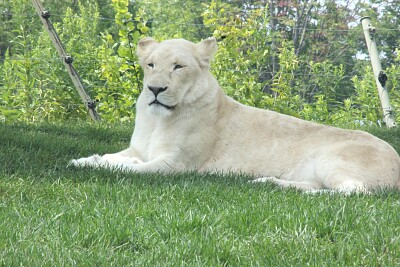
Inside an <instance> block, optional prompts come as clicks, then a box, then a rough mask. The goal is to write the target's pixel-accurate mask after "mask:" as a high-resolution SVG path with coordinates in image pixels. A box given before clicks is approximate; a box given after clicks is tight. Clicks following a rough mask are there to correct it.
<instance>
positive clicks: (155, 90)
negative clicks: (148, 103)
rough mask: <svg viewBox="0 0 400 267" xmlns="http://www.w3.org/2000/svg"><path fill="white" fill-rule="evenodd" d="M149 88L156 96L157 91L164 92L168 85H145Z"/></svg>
mask: <svg viewBox="0 0 400 267" xmlns="http://www.w3.org/2000/svg"><path fill="white" fill-rule="evenodd" d="M147 87H148V88H149V90H150V91H152V92H153V94H154V95H155V96H157V95H158V94H159V93H161V92H164V91H165V90H167V88H168V87H156V86H150V85H149V86H147Z"/></svg>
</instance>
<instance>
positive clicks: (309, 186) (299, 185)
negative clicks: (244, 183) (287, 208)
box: [252, 176, 322, 191]
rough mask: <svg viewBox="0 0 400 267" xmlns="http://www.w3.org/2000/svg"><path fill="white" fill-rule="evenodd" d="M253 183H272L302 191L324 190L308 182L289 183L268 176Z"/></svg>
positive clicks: (318, 185) (317, 184) (319, 185)
mask: <svg viewBox="0 0 400 267" xmlns="http://www.w3.org/2000/svg"><path fill="white" fill-rule="evenodd" d="M252 182H253V183H265V182H272V183H275V184H277V185H279V186H281V187H293V188H296V189H300V190H307V191H308V190H317V189H322V186H321V184H319V183H315V182H307V181H288V180H282V179H278V178H276V177H272V176H268V177H261V178H257V179H255V180H252Z"/></svg>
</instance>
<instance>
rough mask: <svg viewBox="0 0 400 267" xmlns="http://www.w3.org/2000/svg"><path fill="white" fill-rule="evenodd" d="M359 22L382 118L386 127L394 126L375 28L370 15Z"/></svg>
mask: <svg viewBox="0 0 400 267" xmlns="http://www.w3.org/2000/svg"><path fill="white" fill-rule="evenodd" d="M361 24H362V27H363V31H364V35H365V41H366V42H367V47H368V52H369V57H370V59H371V64H372V69H373V71H374V77H375V82H376V86H377V87H378V94H379V97H380V100H381V106H382V110H383V120H384V122H385V123H386V126H387V127H394V126H396V120H395V118H394V115H393V110H392V107H391V106H390V101H389V94H388V91H387V90H386V80H387V76H386V74H385V73H384V72H383V71H382V66H381V62H380V61H379V54H378V49H377V47H376V42H375V36H374V35H375V32H376V29H375V28H374V27H372V25H371V18H370V17H363V18H361Z"/></svg>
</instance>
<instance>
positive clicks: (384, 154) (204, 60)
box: [71, 38, 400, 192]
mask: <svg viewBox="0 0 400 267" xmlns="http://www.w3.org/2000/svg"><path fill="white" fill-rule="evenodd" d="M216 50H217V43H216V40H215V39H214V38H209V39H206V40H204V41H202V42H200V43H198V44H194V43H191V42H189V41H186V40H182V39H178V40H167V41H163V42H160V43H158V42H156V41H155V40H153V39H151V38H145V39H143V40H141V41H140V42H139V44H138V49H137V54H138V56H139V59H140V64H141V66H142V67H143V69H144V82H143V84H144V88H143V91H142V93H141V95H140V96H139V98H138V101H137V106H136V109H137V111H136V123H135V129H134V132H133V135H132V139H131V145H130V146H129V148H127V149H126V150H123V151H121V152H118V153H115V154H106V155H104V156H99V155H93V156H90V157H88V158H81V159H77V160H72V161H71V164H72V165H75V166H97V167H98V166H100V167H106V168H117V169H121V170H124V171H131V172H140V173H147V172H162V173H168V172H182V171H189V170H197V171H200V172H241V173H247V174H252V175H255V176H256V177H261V178H259V179H256V180H255V181H259V182H265V181H272V182H274V183H276V184H278V185H280V186H283V187H287V186H292V187H296V188H299V189H303V190H320V189H333V190H339V191H346V192H351V191H364V190H369V189H371V188H379V187H397V188H398V187H399V186H400V182H399V180H400V158H399V156H398V154H397V153H396V151H395V150H394V149H393V148H392V147H391V146H390V145H389V144H387V143H386V142H384V141H382V140H380V139H378V138H376V137H374V136H372V135H370V134H368V133H365V132H361V131H349V130H343V129H338V128H334V127H329V126H324V125H319V124H315V123H312V122H308V121H304V120H300V119H297V118H294V117H290V116H286V115H282V114H278V113H276V112H273V111H268V110H261V109H257V108H254V107H248V106H244V105H242V104H240V103H238V102H236V101H234V100H233V99H232V98H230V97H228V96H226V95H225V94H224V92H223V90H222V89H221V88H220V87H219V85H218V83H217V81H216V79H215V78H214V77H213V76H212V75H211V73H210V71H209V67H210V61H211V60H212V57H213V55H214V53H215V52H216ZM150 89H151V90H150ZM153 91H154V92H155V93H154V92H153ZM156 94H157V97H156V96H155V95H156ZM155 99H157V101H158V102H154V101H155ZM152 103H153V104H152Z"/></svg>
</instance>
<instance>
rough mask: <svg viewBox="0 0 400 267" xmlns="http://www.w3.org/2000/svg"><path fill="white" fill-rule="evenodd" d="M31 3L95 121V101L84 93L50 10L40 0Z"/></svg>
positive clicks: (97, 115) (97, 116) (98, 117)
mask: <svg viewBox="0 0 400 267" xmlns="http://www.w3.org/2000/svg"><path fill="white" fill-rule="evenodd" d="M32 3H33V6H34V7H35V9H36V12H37V13H38V15H39V17H40V20H41V21H42V23H43V25H44V28H45V29H46V31H47V33H48V34H49V36H50V39H51V41H52V42H53V44H54V46H55V47H56V49H57V52H58V54H59V55H60V57H61V58H62V59H63V63H64V66H65V68H66V69H67V71H68V74H69V76H70V77H71V79H72V82H73V83H74V85H75V88H76V90H77V91H78V94H79V96H80V97H81V99H82V101H83V103H84V104H85V106H86V108H87V110H88V111H89V115H90V117H91V118H92V119H93V120H95V121H98V120H100V116H99V114H98V113H97V111H96V102H95V101H93V100H91V99H90V97H89V95H88V94H87V93H86V91H85V88H84V87H83V84H82V81H81V79H80V77H79V75H78V73H77V72H76V70H75V68H74V66H72V62H73V58H72V57H71V56H70V55H68V54H67V53H66V52H65V50H64V47H63V45H62V43H61V40H60V38H59V37H58V35H57V32H56V31H55V29H54V27H53V24H52V23H51V22H50V20H49V17H50V12H49V11H47V10H45V9H44V8H43V6H42V4H41V2H40V0H32Z"/></svg>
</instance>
